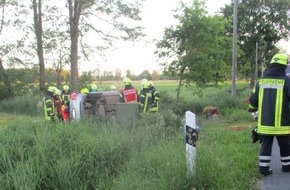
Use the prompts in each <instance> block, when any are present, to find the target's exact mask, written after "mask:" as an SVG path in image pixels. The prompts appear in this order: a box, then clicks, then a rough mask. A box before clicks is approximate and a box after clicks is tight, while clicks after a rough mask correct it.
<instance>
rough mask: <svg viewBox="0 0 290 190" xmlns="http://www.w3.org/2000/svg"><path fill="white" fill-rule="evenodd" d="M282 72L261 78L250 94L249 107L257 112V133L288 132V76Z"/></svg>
mask: <svg viewBox="0 0 290 190" xmlns="http://www.w3.org/2000/svg"><path fill="white" fill-rule="evenodd" d="M274 73H275V72H274ZM271 74H272V73H271ZM282 74H283V73H282ZM282 74H280V76H276V75H274V76H273V74H272V75H270V76H269V75H268V76H267V75H266V76H265V77H263V78H261V79H260V80H259V81H258V82H257V84H256V87H255V89H254V90H253V92H252V94H251V96H250V100H249V101H250V102H249V103H250V104H249V107H250V108H257V109H258V113H259V114H258V129H257V132H258V133H259V134H263V135H288V134H290V109H289V101H290V78H288V77H286V76H285V74H284V75H282Z"/></svg>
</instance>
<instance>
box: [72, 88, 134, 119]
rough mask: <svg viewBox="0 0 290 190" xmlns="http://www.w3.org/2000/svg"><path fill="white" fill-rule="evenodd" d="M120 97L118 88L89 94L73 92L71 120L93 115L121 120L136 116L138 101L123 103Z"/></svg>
mask: <svg viewBox="0 0 290 190" xmlns="http://www.w3.org/2000/svg"><path fill="white" fill-rule="evenodd" d="M119 99H120V92H119V91H117V90H114V91H97V92H90V93H88V94H82V93H72V94H71V98H70V104H69V110H70V121H71V122H74V121H79V120H80V119H82V118H84V117H87V116H92V115H101V116H109V117H116V118H119V119H121V120H126V119H130V118H134V117H135V116H136V115H137V114H138V103H130V104H128V103H121V102H119Z"/></svg>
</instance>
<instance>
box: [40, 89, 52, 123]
mask: <svg viewBox="0 0 290 190" xmlns="http://www.w3.org/2000/svg"><path fill="white" fill-rule="evenodd" d="M54 91H55V87H54V86H50V87H48V89H47V91H46V94H45V96H44V98H43V108H44V117H45V120H47V121H52V122H53V123H55V105H54V93H55V92H54Z"/></svg>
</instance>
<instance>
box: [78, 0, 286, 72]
mask: <svg viewBox="0 0 290 190" xmlns="http://www.w3.org/2000/svg"><path fill="white" fill-rule="evenodd" d="M192 1H193V0H183V2H186V3H191V2H192ZM179 3H180V0H146V1H145V2H144V5H143V8H142V12H143V14H142V18H143V21H142V23H143V25H144V27H145V31H144V33H145V34H146V35H147V36H148V40H149V41H150V40H151V42H150V43H149V42H147V43H145V42H139V43H135V44H134V43H132V42H122V43H121V42H120V43H119V44H117V45H116V48H115V50H112V51H110V52H107V54H106V56H105V60H102V61H99V62H98V65H95V64H94V65H93V64H92V65H90V64H86V67H85V68H84V67H82V66H81V69H80V71H89V70H95V69H97V68H100V69H101V72H103V71H113V73H114V71H115V69H117V68H118V69H121V70H122V73H123V75H124V74H125V71H126V70H127V69H130V70H131V71H132V72H133V73H134V74H135V75H139V74H140V73H141V72H143V71H144V70H149V72H151V73H152V71H153V70H155V69H156V70H158V71H161V67H160V66H159V63H158V60H157V58H156V56H155V55H154V51H155V50H156V46H155V44H156V41H155V42H153V41H152V39H157V40H161V39H162V36H163V32H164V29H165V28H166V27H170V26H171V25H174V24H175V23H174V18H173V11H172V10H174V9H176V8H177V7H179ZM230 3H231V0H207V4H206V6H207V10H208V12H209V13H215V12H217V11H219V10H220V8H221V7H223V6H224V5H225V4H230ZM280 44H281V46H283V47H287V48H288V49H287V51H288V53H290V49H289V48H290V42H282V43H280Z"/></svg>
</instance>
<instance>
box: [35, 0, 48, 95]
mask: <svg viewBox="0 0 290 190" xmlns="http://www.w3.org/2000/svg"><path fill="white" fill-rule="evenodd" d="M32 6H33V13H34V14H33V19H34V32H35V35H36V43H37V49H36V51H37V55H38V61H39V89H40V90H44V89H45V65H44V55H43V40H42V37H43V29H42V0H38V1H36V0H33V1H32Z"/></svg>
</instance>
